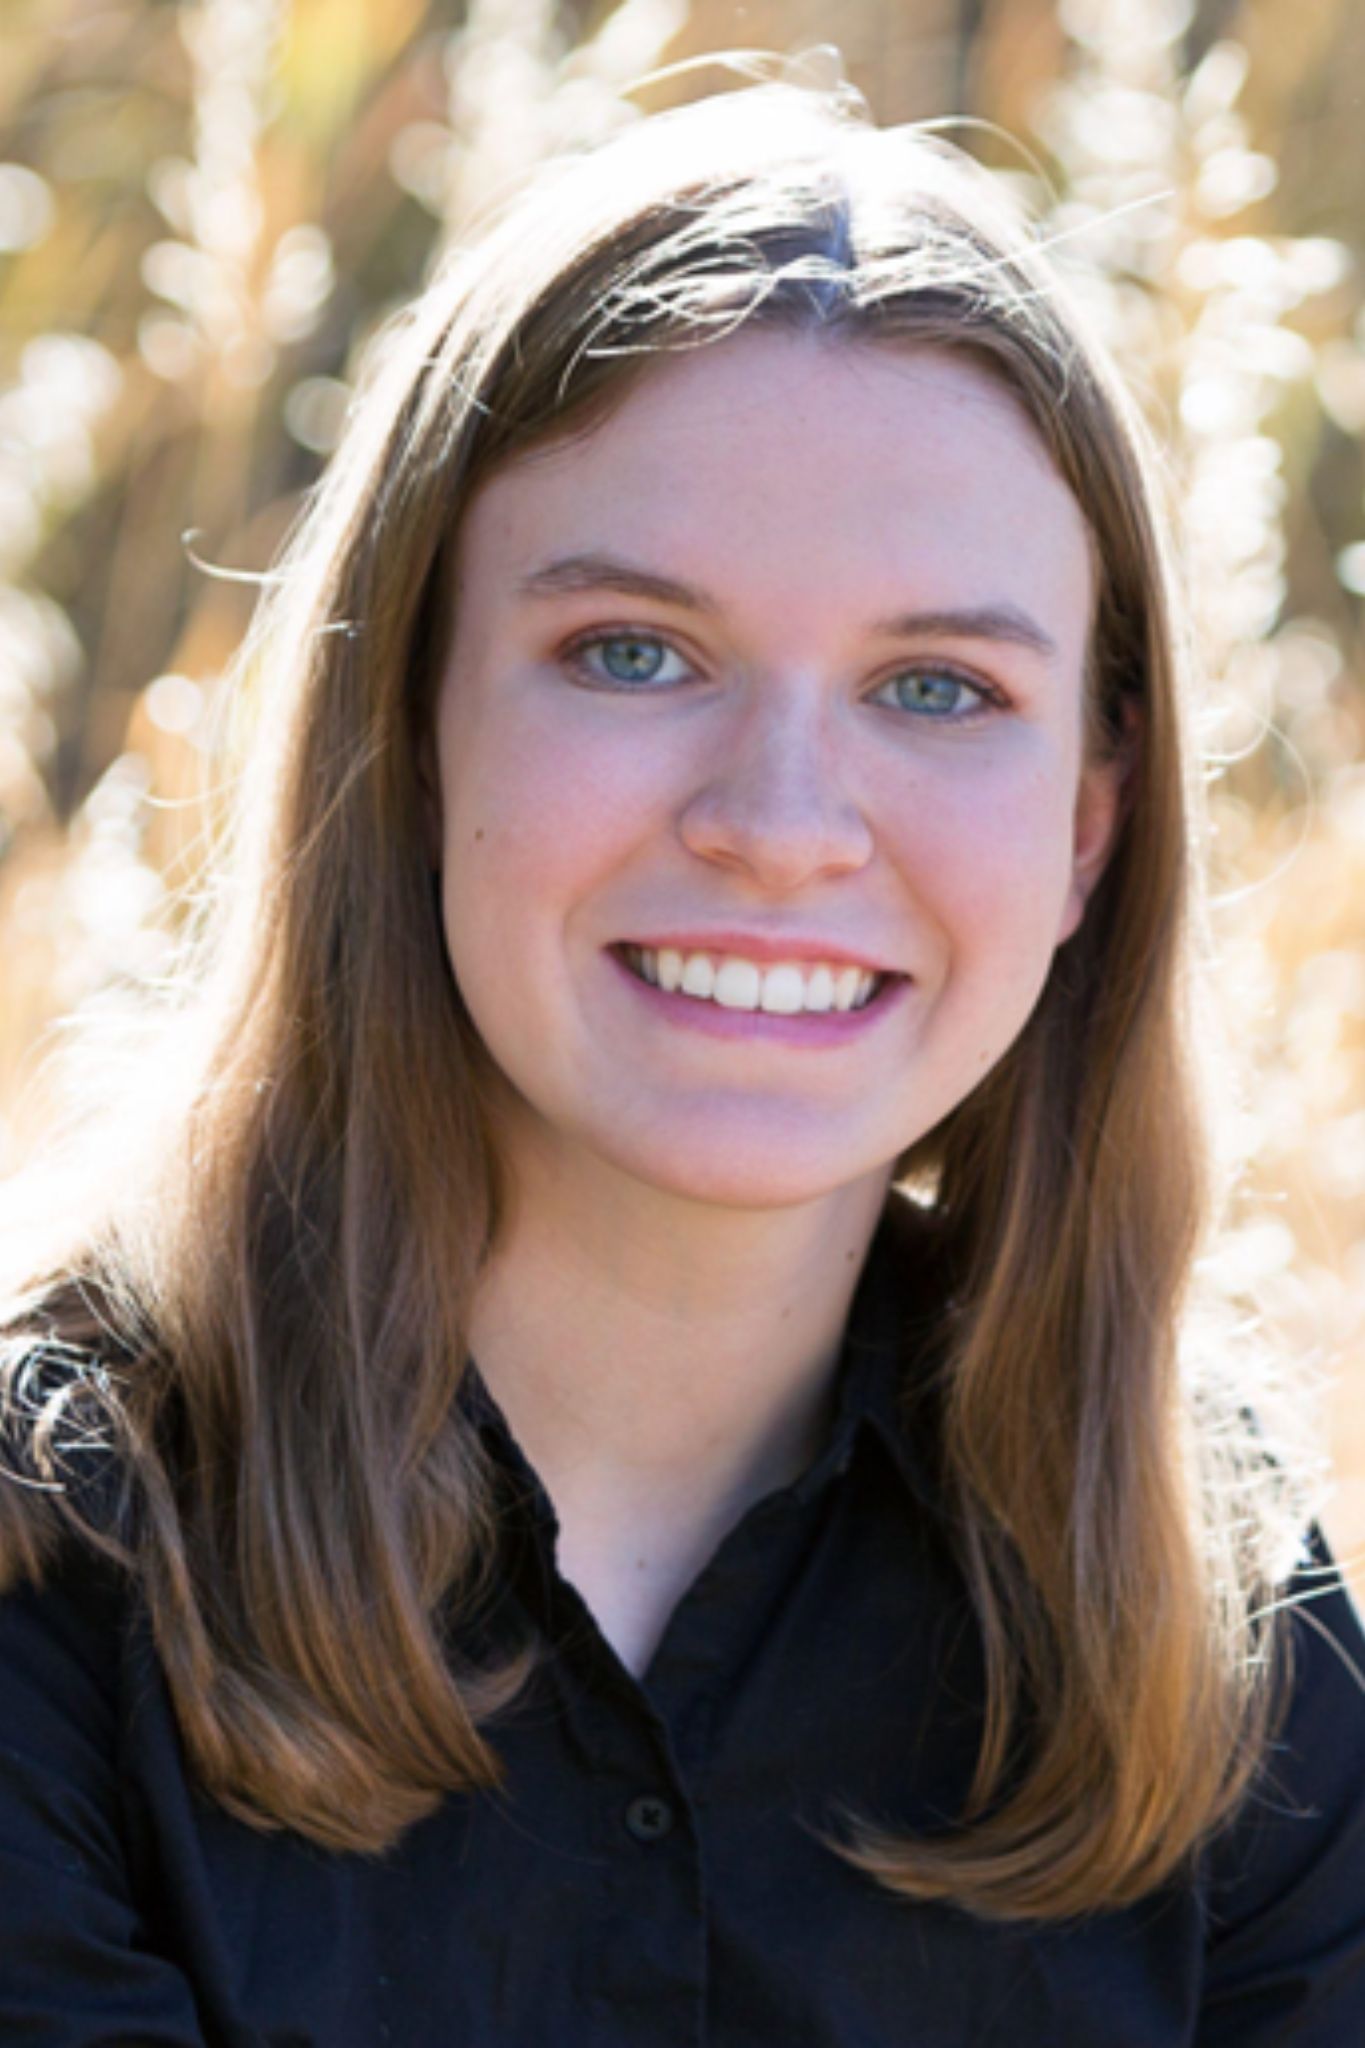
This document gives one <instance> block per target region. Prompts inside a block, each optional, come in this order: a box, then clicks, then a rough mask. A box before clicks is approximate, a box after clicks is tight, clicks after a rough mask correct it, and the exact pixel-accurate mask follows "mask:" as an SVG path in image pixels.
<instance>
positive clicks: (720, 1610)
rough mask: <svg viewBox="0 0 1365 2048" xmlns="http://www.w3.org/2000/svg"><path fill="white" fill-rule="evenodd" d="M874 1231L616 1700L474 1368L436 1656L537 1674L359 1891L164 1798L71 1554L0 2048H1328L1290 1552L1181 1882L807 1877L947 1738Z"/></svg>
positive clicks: (7, 1612) (109, 1574)
mask: <svg viewBox="0 0 1365 2048" xmlns="http://www.w3.org/2000/svg"><path fill="white" fill-rule="evenodd" d="M902 1227H903V1225H902V1224H901V1223H900V1222H898V1221H897V1217H896V1215H895V1214H889V1215H888V1219H887V1221H886V1222H885V1223H884V1224H883V1226H882V1229H881V1230H880V1231H879V1233H878V1236H877V1239H876V1240H875V1241H874V1246H873V1250H872V1253H871V1255H870V1257H869V1260H868V1265H867V1268H866V1270H865V1273H864V1276H863V1280H862V1283H861V1286H860V1289H859V1293H858V1297H857V1300H856V1302H855V1305H854V1314H853V1317H852V1320H851V1323H850V1329H849V1336H848V1341H847V1344H846V1347H845V1356H844V1360H843V1365H842V1368H841V1379H840V1399H839V1404H838V1411H837V1416H836V1420H835V1423H834V1426H833V1429H832V1431H831V1434H830V1437H829V1440H828V1442H827V1444H826V1446H825V1448H824V1450H823V1452H822V1454H821V1455H820V1457H819V1458H818V1459H817V1460H816V1462H815V1463H814V1464H813V1465H812V1466H811V1467H810V1468H809V1470H808V1471H807V1472H806V1473H804V1474H803V1475H802V1477H801V1478H800V1479H799V1480H797V1481H796V1482H795V1483H794V1484H793V1485H791V1486H789V1487H786V1488H784V1489H783V1490H781V1491H780V1492H777V1493H774V1494H771V1495H769V1496H768V1497H767V1498H766V1499H765V1500H763V1501H761V1502H759V1503H758V1504H757V1505H755V1506H754V1507H753V1508H752V1509H751V1510H750V1511H749V1512H748V1513H747V1514H746V1515H745V1516H744V1517H743V1519H742V1520H741V1521H740V1523H739V1524H738V1525H737V1526H736V1527H735V1528H734V1529H733V1530H732V1531H731V1532H730V1533H729V1535H728V1536H727V1537H726V1538H725V1540H724V1541H723V1542H722V1543H721V1545H720V1546H719V1548H718V1550H717V1551H716V1553H715V1555H714V1557H713V1558H712V1560H711V1561H710V1563H709V1564H708V1565H707V1566H706V1568H705V1569H704V1571H703V1572H702V1573H701V1575H700V1576H699V1578H698V1579H697V1580H696V1581H695V1582H694V1584H693V1585H692V1586H691V1588H690V1589H689V1590H688V1592H687V1594H686V1595H685V1597H684V1598H683V1600H682V1601H681V1602H680V1604H679V1606H678V1607H677V1609H676V1610H675V1612H674V1614H673V1616H672V1618H671V1620H670V1622H669V1625H668V1628H667V1630H666V1632H665V1634H664V1636H663V1639H662V1640H661V1642H660V1644H659V1647H658V1649H657V1651H656V1652H655V1655H654V1658H653V1660H652V1662H651V1664H650V1667H649V1669H648V1671H647V1672H646V1674H645V1676H644V1679H643V1681H642V1682H636V1681H635V1680H634V1679H632V1678H631V1677H630V1676H629V1674H628V1673H627V1672H626V1671H625V1669H624V1668H623V1667H622V1665H621V1664H620V1663H619V1661H618V1660H617V1658H616V1657H615V1655H614V1654H613V1652H612V1651H611V1649H610V1648H609V1647H608V1645H607V1644H606V1642H605V1640H604V1639H603V1637H602V1635H601V1634H600V1632H599V1630H598V1629H597V1626H596V1624H595V1622H594V1621H593V1619H592V1617H591V1615H590V1613H589V1612H588V1610H587V1608H586V1607H585V1605H584V1603H583V1602H582V1601H581V1599H579V1597H578V1595H577V1594H576V1593H575V1592H574V1590H573V1588H572V1587H571V1586H570V1585H569V1584H567V1583H566V1582H565V1581H563V1580H562V1579H561V1578H560V1577H559V1576H558V1574H557V1572H556V1570H555V1565H554V1541H555V1522H554V1515H553V1510H552V1508H551V1505H550V1502H549V1500H548V1499H547V1497H546V1495H545V1493H544V1491H543V1489H542V1488H541V1486H540V1484H539V1482H538V1481H537V1479H536V1477H535V1474H534V1473H533V1472H532V1471H531V1469H530V1467H529V1466H528V1465H527V1464H526V1461H525V1460H524V1459H523V1458H522V1457H521V1455H520V1453H519V1452H518V1450H517V1448H516V1446H515V1444H514V1443H513V1442H512V1441H511V1439H510V1437H509V1435H508V1433H507V1430H506V1426H505V1423H504V1421H503V1418H502V1417H501V1415H500V1414H499V1412H498V1410H497V1407H496V1404H495V1403H494V1402H493V1401H492V1399H491V1397H490V1396H489V1394H488V1392H487V1390H486V1388H484V1387H483V1386H482V1384H481V1383H480V1382H479V1380H478V1378H477V1375H476V1374H473V1373H471V1375H470V1378H469V1381H468V1385H467V1389H466V1393H465V1396H464V1398H465V1399H466V1401H467V1403H468V1408H469V1413H470V1415H471V1418H472V1419H473V1420H474V1422H475V1423H476V1424H477V1426H478V1427H479V1428H480V1429H482V1430H483V1431H484V1432H485V1433H486V1435H487V1437H488V1440H489V1442H490V1444H492V1445H493V1446H494V1447H495V1448H496V1450H497V1453H498V1456H499V1459H500V1465H501V1470H502V1473H503V1475H504V1478H505V1487H506V1505H507V1511H508V1515H509V1518H510V1519H511V1526H512V1528H513V1529H514V1531H515V1540H514V1541H513V1543H512V1545H511V1548H510V1552H509V1560H508V1567H507V1571H506V1574H505V1577H504V1581H503V1592H502V1596H501V1599H500V1603H499V1605H498V1606H497V1607H496V1608H495V1610H494V1611H493V1612H492V1613H491V1614H489V1615H486V1616H485V1617H484V1618H483V1619H482V1621H481V1622H480V1624H479V1630H478V1641H477V1642H475V1640H474V1637H473V1635H471V1637H470V1639H469V1640H468V1641H463V1642H462V1641H454V1642H452V1650H453V1651H458V1652H459V1654H461V1655H464V1654H474V1653H475V1652H476V1651H477V1650H478V1649H479V1648H480V1647H482V1648H485V1649H486V1648H487V1646H488V1643H489V1641H490V1640H493V1639H500V1638H501V1636H502V1633H503V1632H504V1631H506V1632H507V1639H508V1640H510V1639H511V1637H512V1636H513V1635H515V1634H524V1633H527V1632H531V1633H533V1634H535V1635H537V1636H538V1637H541V1638H543V1640H544V1642H545V1644H546V1654H545V1656H544V1658H543V1660H542V1662H541V1665H540V1667H539V1668H538V1670H537V1672H536V1674H535V1677H534V1679H533V1681H532V1682H531V1684H530V1686H529V1688H528V1689H527V1691H526V1692H525V1693H524V1694H523V1695H522V1696H521V1697H520V1699H519V1700H518V1701H517V1702H516V1703H515V1704H514V1705H513V1707H512V1708H511V1709H510V1710H508V1712H507V1713H506V1714H505V1715H504V1716H503V1717H502V1718H501V1720H500V1721H499V1722H498V1723H496V1724H495V1725H494V1728H493V1730H492V1731H491V1732H492V1736H493V1740H494V1742H495V1745H496V1747H497V1748H498V1749H499V1751H500V1753H501V1755H502V1757H503V1759H504V1761H505V1763H506V1766H507V1778H506V1784H505V1786H504V1787H503V1788H502V1789H501V1790H500V1791H498V1792H496V1793H493V1794H488V1795H479V1796H476V1797H467V1798H451V1799H448V1800H447V1801H446V1803H445V1805H444V1806H443V1807H442V1809H441V1810H440V1811H439V1812H438V1813H437V1814H435V1815H434V1816H433V1817H432V1818H431V1819H430V1820H428V1821H426V1822H423V1823H421V1824H420V1825H418V1826H416V1827H414V1828H413V1829H412V1830H411V1831H410V1832H409V1833H408V1834H407V1835H406V1836H405V1837H404V1838H403V1840H402V1841H401V1843H400V1844H399V1845H398V1847H397V1848H396V1849H394V1850H393V1851H392V1852H391V1853H389V1854H388V1855H386V1856H383V1857H377V1858H365V1857H359V1856H337V1855H329V1854H326V1853H324V1852H322V1851H320V1850H318V1849H316V1848H314V1847H312V1846H310V1845H309V1844H308V1843H306V1842H303V1841H302V1840H300V1839H298V1838H297V1837H293V1836H290V1835H288V1834H286V1833H280V1832H276V1833H274V1834H266V1833H263V1832H258V1831H255V1830H253V1829H251V1828H248V1827H246V1826H244V1825H242V1824H241V1823H239V1822H237V1821H235V1820H233V1819H231V1818H229V1817H228V1816H227V1815H226V1814H225V1813H224V1812H222V1811H221V1810H220V1809H218V1808H217V1807H215V1806H213V1805H211V1804H210V1803H209V1802H208V1801H207V1800H206V1799H205V1798H204V1797H203V1796H202V1795H201V1794H200V1793H199V1791H198V1790H197V1789H196V1787H195V1785H194V1783H193V1781H192V1779H191V1777H190V1776H189V1774H188V1773H187V1771H186V1768H185V1763H184V1759H183V1754H182V1750H181V1746H180V1743H179V1740H178V1737H177V1732H176V1728H175V1723H174V1720H173V1717H172V1713H171V1710H170V1706H169V1703H168V1700H167V1697H166V1692H165V1687H164V1683H163V1680H162V1677H161V1674H160V1671H159V1667H158V1663H157V1659H156V1656H155V1653H154V1650H153V1647H152V1644H151V1641H150V1637H149V1633H148V1629H147V1625H146V1621H145V1617H144V1616H143V1614H142V1613H141V1611H140V1608H139V1606H138V1604H137V1602H136V1600H135V1599H133V1598H132V1597H130V1595H129V1594H128V1592H127V1591H126V1590H125V1588H124V1586H123V1585H122V1583H121V1582H120V1580H119V1579H118V1577H117V1576H116V1574H115V1572H114V1570H113V1568H112V1567H110V1566H108V1565H107V1564H104V1563H102V1562H99V1561H96V1560H93V1559H86V1558H84V1557H73V1558H71V1559H70V1560H69V1562H68V1563H67V1565H66V1566H65V1567H64V1569H63V1570H62V1571H61V1572H60V1573H59V1574H58V1576H57V1577H56V1578H55V1579H54V1580H53V1581H51V1582H50V1583H49V1585H48V1586H47V1587H46V1588H45V1590H44V1591H43V1592H41V1593H34V1592H32V1591H24V1592H19V1593H16V1594H13V1595H11V1596H10V1597H9V1598H8V1599H6V1600H4V1601H3V1602H0V2041H2V2042H3V2043H5V2044H7V2048H116V2044H117V2048H157V2044H164V2048H172V2044H173V2048H191V2044H211V2048H266V2044H269V2048H378V2044H392V2048H438V2044H439V2048H578V2044H584V2048H588V2044H591V2048H757V2044H772V2048H915V2044H926V2048H927V2044H932V2048H959V2044H961V2048H965V2044H967V2043H971V2044H973V2048H978V2044H981V2048H984V2044H1001V2048H1004V2044H1009V2048H1019V2044H1025V2048H1030V2044H1038V2048H1096V2044H1104V2048H1178V2044H1181V2048H1192V2044H1197V2048H1271V2044H1277V2048H1278V2044H1290V2043H1292V2044H1295V2048H1309V2044H1313V2048H1360V2044H1362V2043H1365V1965H1363V1958H1365V1701H1363V1699H1362V1680H1361V1671H1362V1669H1365V1641H1362V1636H1361V1631H1360V1627H1359V1624H1358V1621H1357V1619H1356V1616H1355V1614H1354V1611H1353V1610H1352V1608H1351V1606H1350V1603H1349V1601H1348V1600H1347V1598H1346V1596H1345V1594H1344V1593H1343V1592H1342V1590H1341V1589H1340V1587H1339V1585H1338V1584H1337V1583H1336V1580H1335V1577H1334V1576H1333V1575H1332V1574H1331V1573H1330V1571H1329V1570H1328V1566H1329V1563H1330V1560H1328V1559H1327V1557H1326V1554H1325V1552H1324V1551H1323V1550H1322V1548H1321V1545H1320V1541H1317V1539H1315V1541H1316V1542H1317V1548H1316V1551H1315V1554H1314V1556H1313V1558H1312V1559H1311V1561H1309V1562H1308V1563H1307V1564H1306V1565H1305V1569H1304V1572H1303V1573H1302V1574H1301V1576H1300V1578H1299V1580H1298V1581H1297V1583H1296V1586H1295V1589H1294V1590H1295V1591H1296V1592H1298V1593H1303V1594H1305V1595H1306V1596H1309V1597H1308V1600H1307V1604H1306V1605H1305V1606H1304V1607H1303V1608H1302V1610H1301V1611H1300V1612H1299V1613H1297V1614H1296V1616H1295V1618H1294V1621H1293V1624H1292V1625H1293V1629H1294V1633H1295V1637H1296V1654H1297V1677H1296V1682H1295V1691H1294V1698H1293V1705H1292V1710H1291V1713H1290V1715H1289V1718H1288V1721H1287V1723H1286V1725H1285V1727H1284V1729H1283V1732H1282V1734H1281V1737H1280V1739H1279V1742H1278V1743H1277V1746H1276V1748H1275V1751H1274V1753H1273V1756H1272V1758H1271V1761H1270V1765H1269V1768H1268V1770H1267V1772H1266V1774H1265V1776H1264V1780H1263V1782H1262V1783H1261V1784H1260V1785H1259V1786H1258V1788H1257V1790H1256V1792H1255V1794H1254V1795H1253V1797H1252V1798H1251V1799H1250V1800H1249V1801H1248V1803H1247V1805H1246V1807H1245V1809H1244V1810H1243V1812H1242V1813H1241V1814H1240V1816H1239V1818H1238V1820H1237V1821H1236V1823H1235V1824H1234V1826H1233V1827H1232V1828H1231V1829H1230V1830H1228V1831H1226V1832H1225V1833H1224V1834H1223V1835H1222V1836H1221V1837H1219V1838H1218V1839H1217V1840H1216V1841H1215V1843H1214V1844H1213V1845H1212V1846H1211V1847H1210V1848H1209V1849H1208V1850H1207V1851H1206V1852H1205V1854H1204V1855H1203V1856H1202V1858H1201V1859H1200V1860H1199V1862H1198V1864H1197V1866H1196V1867H1195V1868H1194V1869H1192V1870H1191V1871H1190V1872H1189V1874H1188V1875H1187V1877H1186V1878H1184V1879H1183V1880H1182V1881H1181V1882H1179V1883H1175V1884H1171V1885H1168V1886H1166V1887H1165V1888H1164V1889H1163V1890H1161V1891H1160V1892H1158V1893H1156V1894H1154V1895H1152V1896H1151V1897H1149V1898H1148V1899H1147V1900H1145V1901H1144V1902H1143V1903H1142V1904H1141V1905H1140V1906H1139V1907H1137V1908H1135V1909H1133V1910H1130V1911H1127V1912H1123V1913H1109V1914H1098V1915H1092V1916H1089V1917H1088V1918H1085V1919H1081V1920H1077V1921H1075V1922H1073V1923H1070V1924H1068V1925H1066V1926H1063V1927H1058V1926H1052V1927H1046V1928H1039V1927H1037V1926H1032V1927H1019V1926H1014V1927H1009V1926H1001V1925H996V1924H989V1923H986V1922H983V1921H979V1920H977V1919H974V1918H972V1917H971V1916H969V1915H968V1914H966V1913H963V1912H960V1911H958V1910H956V1909H953V1908H949V1907H943V1906H910V1905H907V1904H905V1903H904V1902H901V1901H899V1900H897V1899H894V1898H892V1897H890V1896H888V1895H887V1894H885V1893H883V1892H882V1891H881V1890H880V1889H879V1888H878V1887H876V1886H875V1885H874V1884H873V1883H871V1882H870V1881H869V1880H868V1879H866V1878H864V1877H862V1876H861V1875H860V1874H858V1873H857V1872H855V1871H853V1870H851V1869H850V1868H849V1867H848V1866H847V1865H846V1864H845V1863H844V1862H842V1861H841V1860H840V1859H839V1858H838V1857H837V1856H836V1855H835V1854H834V1853H833V1851H832V1850H831V1849H830V1848H829V1847H828V1846H827V1844H826V1842H825V1841H824V1840H822V1835H825V1834H828V1833H830V1832H832V1831H835V1830H837V1826H838V1817H839V1813H840V1810H841V1808H847V1809H852V1810H854V1811H856V1812H857V1813H859V1814H862V1815H865V1816H867V1817H868V1818H870V1819H873V1820H876V1821H878V1822H882V1823H885V1824H887V1825H888V1826H892V1827H897V1828H905V1829H910V1828H925V1827H935V1826H940V1825H943V1824H945V1823H947V1822H950V1821H951V1819H952V1817H953V1815H954V1814H955V1813H956V1812H957V1810H958V1809H959V1807H960V1804H961V1801H962V1798H963V1796H964V1793H965V1789H966V1785H967V1782H968V1778H969V1776H970V1771H971V1765H972V1759H973V1756H974V1752H975V1743H976V1737H977V1733H978V1718H977V1717H978V1702H979V1699H980V1690H981V1673H980V1666H979V1659H978V1653H977V1647H976V1642H975V1637H974V1632H973V1628H972V1625H971V1618H970V1614H969V1612H968V1609H967V1606H966V1603H965V1601H964V1597H963V1592H962V1587H961V1584H960V1582H959V1580H958V1578H957V1575H956V1573H955V1571H954V1569H953V1565H952V1559H951V1553H950V1550H949V1548H948V1546H947V1544H946V1542H945V1540H944V1536H943V1532H942V1529H941V1518H940V1516H939V1514H938V1512H937V1509H936V1504H935V1494H934V1487H933V1475H932V1470H931V1469H930V1466H929V1462H928V1461H927V1460H926V1459H925V1457H924V1454H923V1450H922V1447H921V1446H922V1441H923V1438H922V1433H921V1432H918V1431H911V1430H907V1429H905V1428H904V1427H903V1424H902V1421H901V1417H900V1411H899V1408H898V1403H897V1398H896V1381H897V1376H898V1374H899V1373H900V1371H901V1370H902V1364H901V1361H902V1359H903V1357H904V1349H905V1340H906V1336H907V1328H906V1326H907V1321H908V1319H910V1318H911V1317H912V1314H913V1311H912V1310H911V1309H910V1308H909V1307H908V1306H907V1299H906V1296H905V1293H904V1291H903V1284H902V1277H901V1276H902V1274H903V1271H904V1269H905V1264H906V1260H905V1249H906V1248H905V1246H904V1245H903V1244H902V1243H901V1242H900V1231H901V1229H902ZM909 1334H910V1336H911V1338H913V1331H911V1332H910V1333H909ZM1324 1574H1325V1575H1324Z"/></svg>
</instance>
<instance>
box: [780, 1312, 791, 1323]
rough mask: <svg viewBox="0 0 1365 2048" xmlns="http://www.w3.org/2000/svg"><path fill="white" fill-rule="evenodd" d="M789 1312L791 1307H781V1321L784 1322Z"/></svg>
mask: <svg viewBox="0 0 1365 2048" xmlns="http://www.w3.org/2000/svg"><path fill="white" fill-rule="evenodd" d="M790 1314H791V1309H790V1308H784V1309H783V1311H782V1320H783V1322H784V1323H785V1322H786V1320H787V1318H788V1316H789V1315H790Z"/></svg>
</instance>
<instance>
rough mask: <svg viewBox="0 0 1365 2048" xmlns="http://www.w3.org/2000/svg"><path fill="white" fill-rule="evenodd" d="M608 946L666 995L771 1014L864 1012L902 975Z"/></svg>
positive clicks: (835, 964)
mask: <svg viewBox="0 0 1365 2048" xmlns="http://www.w3.org/2000/svg"><path fill="white" fill-rule="evenodd" d="M610 950H611V952H612V953H613V954H614V955H615V956H616V958H617V959H618V960H620V961H621V963H622V964H623V965H624V966H625V967H627V968H628V969H629V970H630V972H631V973H632V974H633V975H634V976H635V977H636V979H637V980H638V981H643V982H647V983H648V984H649V986H650V987H651V988H657V989H661V990H662V991H663V993H664V994H665V995H680V996H687V997H690V998H691V999H692V1000H693V1001H694V1002H698V1003H707V1004H713V1005H715V1006H717V1007H718V1008H720V1009H723V1010H748V1011H753V1012H762V1013H764V1014H766V1015H769V1016H781V1017H798V1016H802V1015H829V1014H831V1013H834V1014H847V1013H848V1012H850V1011H856V1010H865V1009H867V1008H868V1006H869V1005H870V1004H872V1003H875V1002H876V1000H877V998H878V997H879V996H880V995H881V994H882V992H883V991H884V990H885V989H887V988H888V987H890V986H891V985H893V984H895V983H897V982H900V981H903V980H904V979H905V977H904V976H903V975H899V974H885V973H880V972H878V971H876V970H875V969H872V968H866V967H857V966H851V965H849V964H848V963H847V962H843V961H833V960H780V961H775V962H766V963H760V962H759V961H756V960H746V959H744V958H743V957H742V956H741V955H738V954H734V953H706V952H688V953H683V952H681V951H678V950H675V949H673V948H671V947H667V946H663V947H659V948H658V949H657V950H656V949H655V948H654V947H651V946H637V945H634V944H631V943H629V942H623V943H621V944H619V945H615V946H612V947H611V948H610Z"/></svg>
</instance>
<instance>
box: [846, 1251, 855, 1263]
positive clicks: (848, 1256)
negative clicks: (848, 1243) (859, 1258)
mask: <svg viewBox="0 0 1365 2048" xmlns="http://www.w3.org/2000/svg"><path fill="white" fill-rule="evenodd" d="M853 1259H854V1253H853V1251H852V1249H850V1250H848V1251H846V1252H845V1253H844V1261H845V1263H846V1264H847V1265H850V1266H851V1265H852V1264H853Z"/></svg>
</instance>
